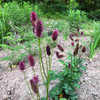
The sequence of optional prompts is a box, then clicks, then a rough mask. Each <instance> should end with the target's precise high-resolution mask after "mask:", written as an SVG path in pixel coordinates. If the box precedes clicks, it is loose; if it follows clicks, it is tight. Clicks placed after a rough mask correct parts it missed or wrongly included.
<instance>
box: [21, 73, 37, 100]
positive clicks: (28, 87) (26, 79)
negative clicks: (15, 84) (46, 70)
mask: <svg viewBox="0 0 100 100" xmlns="http://www.w3.org/2000/svg"><path fill="white" fill-rule="evenodd" d="M23 74H24V78H25V81H26V84H27V87H28V89H29V91H30V93H31V95H32V98H33V100H36V99H35V98H34V96H33V93H32V91H31V89H30V87H29V84H28V82H27V78H26V76H25V73H24V72H23Z"/></svg>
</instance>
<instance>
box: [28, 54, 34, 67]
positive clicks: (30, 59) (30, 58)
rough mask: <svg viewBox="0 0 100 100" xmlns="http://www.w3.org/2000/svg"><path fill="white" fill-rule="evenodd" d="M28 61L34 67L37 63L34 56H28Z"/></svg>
mask: <svg viewBox="0 0 100 100" xmlns="http://www.w3.org/2000/svg"><path fill="white" fill-rule="evenodd" d="M28 61H29V63H30V66H34V65H35V61H34V58H33V56H32V55H30V56H28Z"/></svg>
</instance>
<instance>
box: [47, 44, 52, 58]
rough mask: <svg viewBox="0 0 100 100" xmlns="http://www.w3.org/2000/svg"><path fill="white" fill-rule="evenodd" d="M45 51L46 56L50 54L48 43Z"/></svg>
mask: <svg viewBox="0 0 100 100" xmlns="http://www.w3.org/2000/svg"><path fill="white" fill-rule="evenodd" d="M46 52H47V55H48V56H50V55H51V51H50V47H49V46H48V45H47V46H46Z"/></svg>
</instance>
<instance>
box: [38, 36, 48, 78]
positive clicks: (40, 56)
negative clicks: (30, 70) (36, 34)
mask: <svg viewBox="0 0 100 100" xmlns="http://www.w3.org/2000/svg"><path fill="white" fill-rule="evenodd" d="M38 43H39V59H40V61H41V63H42V69H43V73H44V76H45V78H46V79H47V76H46V73H45V69H44V64H43V60H42V54H41V47H40V38H38ZM41 63H40V64H41Z"/></svg>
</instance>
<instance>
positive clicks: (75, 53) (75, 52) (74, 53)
mask: <svg viewBox="0 0 100 100" xmlns="http://www.w3.org/2000/svg"><path fill="white" fill-rule="evenodd" d="M78 50H79V43H77V45H76V48H75V50H74V52H73V55H74V56H76V55H77V54H78Z"/></svg>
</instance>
